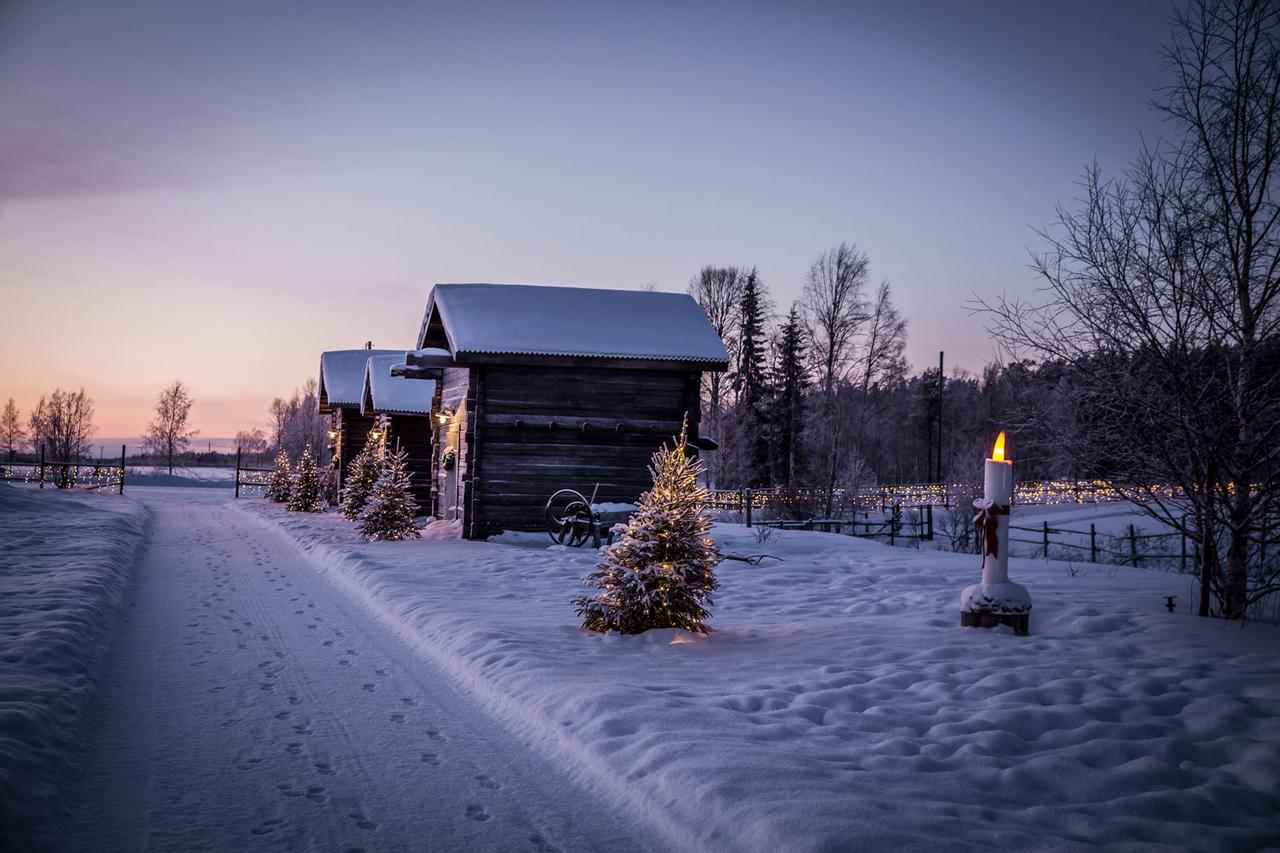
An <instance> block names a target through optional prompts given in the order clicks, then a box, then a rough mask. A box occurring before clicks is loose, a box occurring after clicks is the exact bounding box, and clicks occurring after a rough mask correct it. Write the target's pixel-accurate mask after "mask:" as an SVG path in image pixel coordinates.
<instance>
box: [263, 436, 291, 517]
mask: <svg viewBox="0 0 1280 853" xmlns="http://www.w3.org/2000/svg"><path fill="white" fill-rule="evenodd" d="M292 495H293V469H292V468H291V467H290V466H289V454H288V453H286V452H285V449H284V448H283V447H281V448H280V450H279V451H278V452H277V453H276V467H275V469H274V470H273V471H272V472H271V479H270V480H268V481H267V499H268V500H272V501H275V502H276V503H278V504H282V503H287V502H288V500H289V498H290V496H292Z"/></svg>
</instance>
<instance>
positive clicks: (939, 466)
mask: <svg viewBox="0 0 1280 853" xmlns="http://www.w3.org/2000/svg"><path fill="white" fill-rule="evenodd" d="M942 356H943V353H942V352H941V351H939V352H938V464H937V465H936V466H934V471H935V473H936V474H937V476H938V482H939V483H941V482H942V389H943V387H944V386H943V378H942Z"/></svg>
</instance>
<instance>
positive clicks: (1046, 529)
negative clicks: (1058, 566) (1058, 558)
mask: <svg viewBox="0 0 1280 853" xmlns="http://www.w3.org/2000/svg"><path fill="white" fill-rule="evenodd" d="M1044 558H1045V559H1046V560H1047V559H1049V522H1047V521H1046V522H1044Z"/></svg>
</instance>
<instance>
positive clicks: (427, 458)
mask: <svg viewBox="0 0 1280 853" xmlns="http://www.w3.org/2000/svg"><path fill="white" fill-rule="evenodd" d="M390 417H391V446H393V447H394V446H398V447H399V448H400V449H401V450H403V451H404V452H405V455H406V456H407V457H408V458H407V460H406V468H407V469H408V471H409V477H410V480H409V482H410V485H411V487H412V491H413V498H414V500H415V501H416V502H417V504H418V515H430V514H431V493H432V488H431V470H432V468H431V464H432V456H431V450H432V445H433V443H434V442H433V441H432V432H433V430H432V428H431V418H429V417H427V416H425V415H391V416H390Z"/></svg>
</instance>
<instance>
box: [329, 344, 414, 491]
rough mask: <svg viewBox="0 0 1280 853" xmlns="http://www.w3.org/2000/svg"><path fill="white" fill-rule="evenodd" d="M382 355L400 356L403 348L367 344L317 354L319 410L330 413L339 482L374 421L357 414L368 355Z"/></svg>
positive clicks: (369, 416) (361, 447)
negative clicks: (372, 346) (396, 348)
mask: <svg viewBox="0 0 1280 853" xmlns="http://www.w3.org/2000/svg"><path fill="white" fill-rule="evenodd" d="M384 355H391V356H400V357H401V358H403V351H402V350H378V349H372V348H368V347H366V348H365V349H344V350H332V351H330V352H323V353H320V388H319V392H318V393H319V398H320V413H321V414H325V415H332V416H333V425H334V429H335V430H336V431H337V435H336V436H335V437H333V438H332V441H333V451H334V452H333V459H334V461H336V462H337V467H338V482H339V483H341V482H342V476H343V473H344V472H345V471H346V469H347V464H348V463H349V462H350V461H351V460H352V459H354V458H355V456H356V454H357V453H359V452H360V451H361V449H363V448H364V443H365V441H366V440H367V439H368V437H369V430H370V428H372V426H373V422H374V416H373V415H363V414H361V413H360V404H361V392H362V390H363V389H364V375H365V366H366V364H367V362H368V361H369V359H370V358H371V357H373V356H384ZM397 360H399V359H397Z"/></svg>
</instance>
